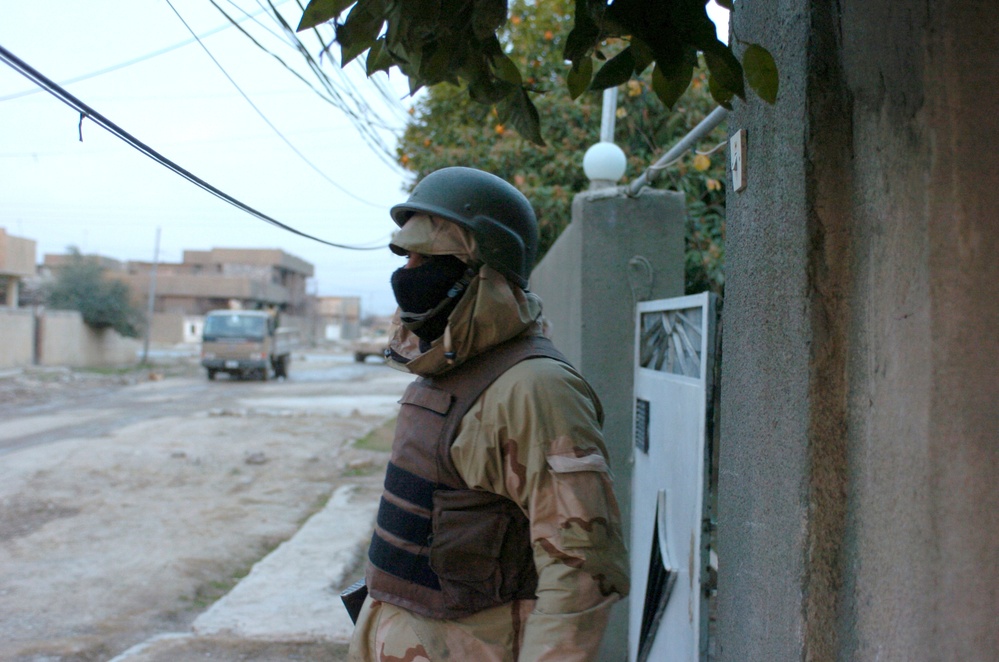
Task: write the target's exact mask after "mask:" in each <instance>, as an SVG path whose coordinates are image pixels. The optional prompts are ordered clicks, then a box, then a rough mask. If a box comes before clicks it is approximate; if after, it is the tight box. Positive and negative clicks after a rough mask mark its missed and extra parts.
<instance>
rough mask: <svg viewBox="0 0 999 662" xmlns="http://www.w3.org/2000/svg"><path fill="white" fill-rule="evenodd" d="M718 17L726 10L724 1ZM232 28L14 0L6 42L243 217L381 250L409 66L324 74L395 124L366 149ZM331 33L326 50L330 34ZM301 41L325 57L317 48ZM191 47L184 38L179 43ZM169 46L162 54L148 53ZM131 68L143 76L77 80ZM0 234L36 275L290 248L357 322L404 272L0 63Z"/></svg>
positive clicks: (187, 5)
mask: <svg viewBox="0 0 999 662" xmlns="http://www.w3.org/2000/svg"><path fill="white" fill-rule="evenodd" d="M273 1H274V4H275V5H277V7H278V9H279V11H281V12H282V14H283V15H284V16H285V17H286V20H287V21H288V23H290V24H291V25H292V26H294V25H296V24H297V23H298V20H299V18H300V12H301V10H300V9H299V7H298V5H297V3H296V2H295V1H294V0H293V1H291V2H289V1H287V0H273ZM216 2H217V4H218V6H219V7H221V8H222V9H224V10H226V12H228V13H229V14H230V16H232V17H234V18H237V19H242V20H241V21H240V25H241V26H242V27H244V29H246V30H247V31H248V32H250V33H251V34H252V35H253V36H254V37H255V38H256V39H257V40H258V41H260V42H261V43H262V44H263V45H264V46H266V47H267V48H268V49H269V50H270V51H271V52H273V53H274V54H276V55H279V56H280V57H281V58H282V59H283V60H284V61H285V63H287V65H289V66H290V67H291V68H292V69H294V70H295V71H297V72H298V73H299V74H301V75H303V76H305V77H306V78H308V79H309V80H310V81H311V82H312V83H313V84H316V83H317V79H316V78H315V77H314V76H312V75H311V73H310V72H309V71H308V69H307V67H306V65H305V62H304V59H303V57H302V56H301V55H300V54H299V53H298V52H296V51H295V50H293V49H292V47H291V46H289V45H288V43H287V41H286V40H285V39H283V38H281V36H280V28H279V27H278V26H277V24H276V23H275V22H274V21H273V20H272V19H270V18H269V16H268V15H267V14H266V13H260V11H261V7H262V6H264V7H265V6H266V3H265V2H263V1H262V0H261V1H259V2H258V0H216ZM171 5H172V8H171ZM709 7H711V8H712V11H715V10H718V8H717V7H715V5H714V4H713V3H712V5H710V6H709ZM718 11H719V15H720V16H721V19H719V18H715V21H716V23H718V24H719V25H720V26H724V25H727V13H726V12H724V10H718ZM247 14H250V15H253V14H256V15H253V16H250V17H249V18H246V16H247ZM178 15H179V17H178ZM185 23H186V24H187V26H189V27H190V30H193V32H194V33H196V34H198V35H206V36H204V37H203V39H202V43H203V44H204V46H205V47H207V49H208V50H209V51H210V53H211V57H210V56H209V55H208V54H207V53H206V52H205V49H204V48H202V46H200V45H199V44H198V42H197V41H194V40H193V38H192V35H191V31H190V30H189V28H188V27H186V26H185ZM223 26H229V21H228V20H227V19H226V17H225V16H224V15H223V14H222V13H221V12H220V11H219V10H218V9H217V8H216V7H214V6H213V5H212V3H211V2H209V1H208V0H169V2H168V0H100V2H84V3H79V2H61V3H43V2H37V1H31V0H4V2H3V7H2V9H0V46H2V47H3V48H5V49H6V50H8V51H10V52H11V53H13V55H15V56H16V57H18V58H20V59H21V60H22V61H24V62H25V63H27V64H28V65H30V66H31V67H33V68H34V69H36V70H37V71H39V72H40V73H41V74H43V75H44V76H46V77H47V78H49V79H51V80H53V81H55V82H56V83H60V84H62V85H63V87H64V88H65V89H66V90H68V91H69V92H70V93H71V94H72V95H74V96H75V97H77V98H78V99H79V100H80V101H82V102H83V103H85V104H86V105H88V106H89V107H91V108H92V109H94V110H95V111H97V112H98V113H100V114H101V115H103V116H104V117H105V118H107V119H108V120H110V121H111V122H113V123H115V124H116V125H118V126H119V127H120V128H122V129H123V130H124V131H126V132H128V133H129V134H131V135H132V136H134V137H135V138H136V139H138V140H139V141H141V142H143V143H145V144H146V145H148V146H149V147H151V148H152V149H153V150H156V151H157V152H159V153H160V154H162V155H163V156H164V157H166V158H167V159H170V160H171V161H173V162H175V163H176V164H177V165H179V166H180V167H182V168H184V169H186V170H188V171H190V172H191V173H192V174H194V175H196V176H197V177H199V178H201V179H202V180H204V181H206V182H208V183H209V184H211V185H212V186H214V187H216V188H218V189H220V190H221V191H223V192H225V193H226V194H228V195H230V196H232V197H233V198H235V199H237V200H239V201H240V202H242V203H244V204H246V205H248V206H249V207H252V208H254V209H256V210H258V211H260V212H262V213H263V214H266V215H267V216H270V217H272V218H274V219H276V220H278V221H280V222H281V223H284V224H286V225H289V226H291V227H294V228H295V229H297V230H300V231H301V232H304V233H307V234H310V235H313V236H316V237H318V238H320V239H324V240H326V241H330V242H334V243H341V244H347V245H354V246H384V245H385V244H386V243H387V241H388V239H389V237H390V235H391V232H392V230H393V229H394V228H395V225H394V224H393V223H392V221H391V219H390V218H389V215H388V209H389V207H391V206H392V205H393V204H396V203H398V202H402V201H404V200H405V199H406V193H405V191H404V188H405V186H406V185H407V183H408V182H409V178H410V177H411V175H408V174H407V173H406V172H405V171H403V170H402V169H401V168H400V167H399V166H398V165H395V164H394V163H393V162H392V158H391V155H392V154H394V147H395V140H396V136H398V135H399V134H400V133H401V131H402V129H403V127H404V125H405V121H406V118H407V117H408V115H407V112H406V111H407V109H408V108H409V106H410V105H411V103H412V100H411V99H410V98H409V97H408V95H407V92H408V86H407V84H406V81H405V79H404V78H403V77H402V76H401V75H400V74H399V73H398V71H395V72H394V74H393V75H391V76H388V77H386V76H385V75H384V74H376V76H377V77H378V78H379V81H380V86H381V89H382V90H385V91H386V92H387V93H385V94H383V93H381V92H380V91H379V88H378V87H376V85H375V84H374V83H373V82H372V81H370V80H367V79H366V78H365V76H364V73H363V69H361V67H360V64H359V63H358V62H355V63H352V64H351V65H348V67H347V68H346V70H345V71H342V72H341V71H340V70H339V69H338V68H337V67H336V66H335V65H333V64H332V63H330V62H329V61H328V60H325V61H323V62H322V67H323V71H325V72H326V73H327V75H329V76H330V77H331V78H332V79H334V80H336V81H337V85H338V88H339V89H342V88H343V87H344V86H345V85H347V84H349V85H351V86H352V88H353V90H354V92H353V94H354V96H355V98H360V99H361V100H362V103H361V104H355V103H348V104H346V105H348V106H349V107H353V108H355V112H357V111H356V109H357V108H359V107H362V106H363V107H364V108H365V110H363V111H360V112H361V113H362V114H363V115H364V117H365V119H367V120H368V122H366V123H365V124H366V125H367V126H370V125H372V124H378V125H379V126H384V128H377V129H372V131H374V133H375V134H376V135H377V138H378V140H379V141H380V142H381V143H382V145H383V146H384V147H383V148H382V149H377V148H373V147H371V141H370V140H365V138H364V137H363V136H362V135H361V132H360V131H359V130H358V129H357V128H356V123H355V122H352V121H351V120H350V118H349V117H348V115H347V114H346V113H345V112H344V111H343V110H341V109H340V108H338V107H336V106H335V105H333V104H331V103H329V102H327V101H326V100H324V99H322V98H321V97H320V96H319V95H317V94H316V92H314V91H313V90H312V89H311V88H310V87H309V86H307V85H306V84H305V83H303V82H302V81H301V80H299V79H298V78H296V77H295V76H294V75H293V74H292V73H290V72H289V71H288V69H287V68H286V67H284V66H282V65H281V64H280V63H279V62H278V61H277V60H276V59H275V58H274V57H273V55H271V54H269V53H267V52H264V51H263V50H261V49H260V48H258V47H257V46H256V45H254V43H253V42H252V41H251V40H250V39H248V38H247V37H246V36H244V35H243V34H241V33H240V32H239V30H237V29H235V28H233V27H231V26H229V27H224V29H221V30H219V28H223ZM216 30H218V31H216ZM723 31H724V32H726V33H727V30H724V28H723V27H722V28H720V29H719V35H720V36H722V32H723ZM322 34H323V35H324V37H325V38H326V39H328V40H329V39H332V29H331V28H328V27H324V29H323V31H322ZM300 36H301V38H302V40H303V42H304V43H305V45H306V47H307V49H308V50H309V52H310V53H312V54H313V56H316V57H317V56H318V53H319V51H320V48H321V47H320V44H319V41H318V39H316V38H315V37H314V36H313V35H311V34H304V35H300ZM184 42H190V43H187V44H186V45H183V46H180V47H178V48H172V47H174V46H177V45H178V44H182V43H184ZM159 51H166V52H163V53H160V54H157V55H154V56H152V57H148V58H146V57H144V56H148V55H151V54H154V53H157V52H159ZM336 52H337V53H338V52H339V49H336ZM212 57H214V59H215V60H217V61H218V63H219V64H220V65H221V69H220V68H219V66H218V65H217V64H216V63H215V62H214V61H213V60H212ZM135 60H139V61H135ZM133 61H135V62H134V63H132V62H133ZM126 63H132V64H128V66H123V67H121V68H116V69H115V70H114V71H109V72H107V73H103V74H100V75H96V76H92V77H89V78H86V79H85V80H80V81H77V82H70V81H73V80H74V79H76V78H78V77H82V76H85V75H88V74H93V73H95V72H99V71H102V70H104V69H107V68H112V67H117V66H118V65H123V64H126ZM223 70H224V72H223ZM229 78H231V79H232V81H234V82H235V85H234V83H233V82H231V81H230V80H229ZM237 86H238V89H237ZM240 90H242V93H241V92H240ZM26 92H31V93H30V94H25V93H26ZM244 94H245V95H246V97H248V98H249V102H248V101H247V100H246V98H244V96H243V95H244ZM251 102H252V105H251ZM254 107H256V109H254ZM258 111H259V112H258ZM261 115H263V118H262V117H261ZM264 118H266V119H264ZM81 131H82V137H83V140H82V142H81V141H80V133H81ZM288 143H290V144H291V145H292V147H289V144H288ZM293 148H294V149H293ZM296 150H297V153H296ZM581 162H582V155H580V163H581ZM0 227H2V228H5V229H6V230H7V232H8V233H9V234H12V235H14V236H18V237H24V238H27V239H32V240H34V241H36V242H37V254H36V257H37V260H38V261H39V262H41V261H42V259H43V256H44V255H45V254H47V253H65V252H66V250H67V248H68V247H69V246H76V247H77V248H79V249H80V250H81V251H82V252H83V253H87V254H91V253H93V254H100V255H103V256H106V257H110V258H114V259H118V260H142V261H151V260H153V259H154V255H155V253H156V237H157V232H159V236H160V240H159V252H158V257H159V260H160V261H161V262H180V261H181V260H182V258H183V251H184V250H209V249H211V248H280V249H281V250H284V251H285V252H287V253H290V254H292V255H295V256H297V257H300V258H302V259H304V260H306V261H308V262H311V263H312V264H313V265H314V266H315V277H314V278H313V279H312V280H311V281H310V284H309V291H310V293H315V294H319V295H321V296H358V297H360V298H361V305H362V314H369V313H374V314H387V313H390V312H392V310H394V308H395V304H394V300H393V298H392V293H391V289H390V288H389V286H388V279H389V276H390V275H391V272H392V271H393V270H394V269H396V268H398V267H399V266H401V259H400V258H399V257H398V256H395V255H393V254H392V253H391V252H390V251H388V250H387V249H382V250H373V251H353V250H345V249H340V248H332V247H329V246H326V245H323V244H321V243H318V242H315V241H312V240H309V239H306V238H303V237H299V236H296V235H294V234H291V233H289V232H287V231H285V230H282V229H280V228H277V227H274V226H272V225H270V224H268V223H266V222H264V221H261V220H259V219H257V218H255V217H253V216H251V215H249V214H247V213H246V212H244V211H241V210H239V209H237V208H235V207H233V206H231V205H230V204H228V203H226V202H224V201H223V200H220V199H219V198H217V197H215V196H214V195H212V194H210V193H208V192H206V191H204V190H202V189H201V188H198V187H197V186H195V185H194V184H191V183H190V182H188V181H186V180H185V179H183V178H181V177H180V176H178V175H177V174H175V173H173V172H171V171H169V170H167V169H166V168H164V167H163V166H162V165H160V164H158V163H156V162H155V161H153V160H152V159H150V158H149V157H147V156H146V155H144V154H142V153H140V152H139V151H137V150H136V149H134V148H132V147H131V146H129V145H128V144H126V143H125V142H123V141H121V140H120V139H118V138H117V137H114V136H113V135H111V134H110V133H108V132H107V131H105V130H104V129H103V128H101V127H100V126H98V125H97V124H94V123H93V122H90V121H86V120H85V121H84V122H83V123H82V126H81V124H80V118H79V114H78V112H77V111H76V110H74V109H72V108H70V107H69V106H67V105H66V104H64V103H63V102H62V101H60V100H59V99H56V98H55V97H53V96H52V95H50V94H49V93H47V92H44V91H39V88H38V86H37V85H35V84H34V83H32V82H31V81H29V80H28V79H27V78H25V77H23V76H22V75H21V74H19V73H18V72H16V71H15V70H14V69H13V68H11V67H9V66H7V65H6V64H4V63H3V62H0Z"/></svg>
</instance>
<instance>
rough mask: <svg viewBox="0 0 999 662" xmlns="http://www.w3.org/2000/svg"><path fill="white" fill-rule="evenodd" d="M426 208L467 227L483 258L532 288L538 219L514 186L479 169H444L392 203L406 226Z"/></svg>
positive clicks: (396, 216)
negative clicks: (411, 217) (400, 199)
mask: <svg viewBox="0 0 999 662" xmlns="http://www.w3.org/2000/svg"><path fill="white" fill-rule="evenodd" d="M421 212H422V213H425V214H430V215H433V216H440V217H442V218H446V219H447V220H449V221H452V222H454V223H457V224H459V225H461V226H462V227H465V228H467V229H468V230H469V231H470V232H471V233H472V236H474V237H475V241H476V244H477V246H478V251H479V256H478V257H479V259H481V260H482V261H483V262H484V263H486V264H488V265H489V266H490V267H492V268H493V269H496V270H497V271H499V272H500V273H501V274H503V275H504V276H506V277H507V278H509V279H510V280H511V281H512V282H514V283H516V284H517V285H518V286H520V287H522V288H526V287H527V280H528V277H529V276H530V274H531V269H532V268H533V267H534V259H535V256H536V255H537V252H538V220H537V218H536V217H535V215H534V209H533V207H531V203H530V202H529V201H528V200H527V198H526V197H524V194H523V193H521V192H520V191H518V190H517V189H516V188H515V187H514V186H513V185H511V184H509V183H508V182H506V181H504V180H503V179H501V178H499V177H497V176H496V175H493V174H490V173H488V172H484V171H482V170H476V169H475V168H465V167H460V166H454V167H450V168H441V169H440V170H436V171H434V172H432V173H430V174H429V175H427V176H426V177H424V178H423V179H422V180H420V182H419V183H418V184H417V185H416V187H415V188H414V189H413V192H412V193H411V194H410V196H409V199H408V200H407V201H406V202H403V203H401V204H398V205H395V206H394V207H392V210H391V214H392V220H394V221H395V222H396V224H398V225H399V227H402V226H403V225H404V224H405V223H406V221H407V220H408V219H409V217H410V216H412V215H413V214H416V213H421Z"/></svg>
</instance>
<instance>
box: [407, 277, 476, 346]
mask: <svg viewBox="0 0 999 662" xmlns="http://www.w3.org/2000/svg"><path fill="white" fill-rule="evenodd" d="M478 272H479V265H478V264H470V265H469V266H468V268H467V269H465V273H464V275H462V277H461V278H459V279H458V280H457V281H455V283H454V285H452V286H451V289H450V290H448V292H447V296H445V297H444V298H443V299H441V301H440V303H438V304H437V305H436V306H434V307H433V308H431V309H430V310H428V311H426V312H424V313H407V312H406V311H401V312H400V314H399V321H400V322H402V325H403V326H404V327H406V328H407V329H409V330H410V331H414V332H415V331H416V330H418V329H420V328H422V327H423V325H424V324H426V323H427V322H428V321H430V320H431V319H433V318H434V317H436V316H437V315H438V314H440V312H441V311H442V310H444V309H445V308H447V307H448V306H449V305H452V304H454V303H457V301H458V299H460V298H461V296H462V295H463V294H464V293H465V290H466V289H468V285H469V283H471V282H472V279H473V278H475V275H476V274H477V273H478Z"/></svg>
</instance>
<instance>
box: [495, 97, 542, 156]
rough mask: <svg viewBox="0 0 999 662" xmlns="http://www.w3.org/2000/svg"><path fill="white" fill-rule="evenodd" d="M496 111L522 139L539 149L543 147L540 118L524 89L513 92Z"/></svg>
mask: <svg viewBox="0 0 999 662" xmlns="http://www.w3.org/2000/svg"><path fill="white" fill-rule="evenodd" d="M497 110H498V111H499V112H500V114H501V115H502V116H503V117H505V118H508V119H509V122H510V123H511V124H513V127H514V128H515V129H517V133H519V134H520V135H521V136H522V137H524V138H526V139H527V140H530V141H531V142H532V143H534V144H535V145H538V146H539V147H544V146H545V141H544V139H543V138H542V137H541V116H540V115H539V114H538V109H537V108H536V107H535V106H534V102H533V101H531V98H530V97H529V96H527V91H526V90H524V88H522V87H520V88H517V89H516V90H514V91H513V93H512V94H510V95H509V96H508V97H507V98H506V99H504V100H503V102H502V103H501V104H500V106H499V108H498V109H497Z"/></svg>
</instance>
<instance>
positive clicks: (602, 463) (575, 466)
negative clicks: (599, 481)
mask: <svg viewBox="0 0 999 662" xmlns="http://www.w3.org/2000/svg"><path fill="white" fill-rule="evenodd" d="M548 466H549V467H551V470H552V471H554V472H555V473H560V474H570V473H576V472H578V471H601V472H604V473H608V472H609V471H610V467H608V466H607V460H606V458H604V456H603V455H600V454H599V453H592V454H590V455H584V456H583V457H576V456H575V455H549V456H548Z"/></svg>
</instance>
